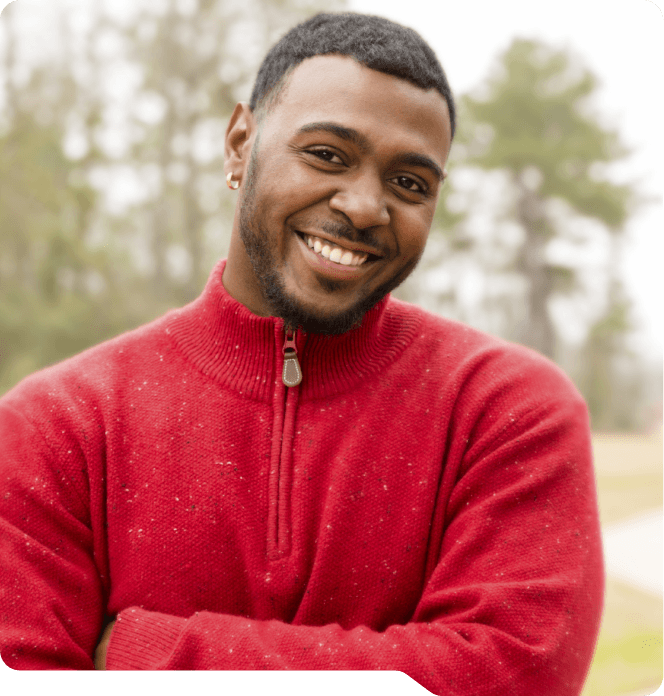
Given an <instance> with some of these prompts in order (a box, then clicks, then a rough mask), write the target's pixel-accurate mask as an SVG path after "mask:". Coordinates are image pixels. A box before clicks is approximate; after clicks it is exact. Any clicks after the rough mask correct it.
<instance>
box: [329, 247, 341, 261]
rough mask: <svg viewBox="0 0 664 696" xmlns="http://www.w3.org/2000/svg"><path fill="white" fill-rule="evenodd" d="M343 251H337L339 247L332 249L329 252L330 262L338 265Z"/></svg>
mask: <svg viewBox="0 0 664 696" xmlns="http://www.w3.org/2000/svg"><path fill="white" fill-rule="evenodd" d="M343 253H344V252H343V251H341V249H339V247H334V249H332V251H331V252H330V261H334V263H339V261H341V257H342V256H343Z"/></svg>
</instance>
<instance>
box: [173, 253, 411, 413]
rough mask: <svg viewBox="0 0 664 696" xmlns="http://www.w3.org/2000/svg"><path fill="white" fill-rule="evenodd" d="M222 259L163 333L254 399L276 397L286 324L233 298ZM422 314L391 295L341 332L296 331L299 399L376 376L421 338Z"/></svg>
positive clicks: (206, 369) (210, 371)
mask: <svg viewBox="0 0 664 696" xmlns="http://www.w3.org/2000/svg"><path fill="white" fill-rule="evenodd" d="M225 265H226V261H225V260H223V261H220V262H219V263H218V264H217V265H216V266H215V268H214V269H213V271H212V273H211V274H210V278H209V280H208V282H207V285H206V286H205V290H204V291H203V294H202V295H201V296H200V297H199V298H198V299H196V300H194V302H192V303H191V304H189V305H187V306H186V307H183V308H182V309H179V310H176V311H174V312H172V313H171V314H169V315H168V317H167V319H166V331H167V333H168V334H169V335H170V336H171V337H172V338H173V340H174V341H175V342H176V343H177V345H178V346H179V348H180V350H181V351H182V352H183V353H184V354H185V355H186V356H187V358H188V359H189V360H191V361H192V362H193V363H194V364H195V365H196V366H197V367H198V368H199V369H200V370H201V371H202V372H203V373H204V374H206V375H208V376H209V377H211V378H212V379H214V380H217V381H219V382H221V383H223V384H225V385H227V386H230V387H231V388H233V389H236V390H238V391H239V392H241V393H245V394H246V395H247V396H250V397H252V398H255V399H260V400H267V399H269V398H270V397H271V395H272V393H273V391H274V388H275V383H277V381H280V380H281V368H282V364H283V352H282V347H283V343H284V331H283V321H282V320H281V319H278V318H276V317H259V316H256V315H255V314H252V313H251V312H250V311H249V310H248V309H247V308H246V307H245V306H244V305H242V304H240V303H239V302H237V301H236V300H234V299H233V298H232V297H231V296H230V295H229V294H228V293H227V292H226V289H225V288H224V285H223V283H222V280H221V277H222V274H223V271H224V267H225ZM422 317H423V315H422V312H421V311H419V310H417V309H415V308H412V307H409V306H408V305H406V304H404V303H402V302H399V301H397V300H394V299H393V298H391V297H389V296H388V297H386V298H385V299H384V300H382V301H381V302H379V303H378V304H377V305H376V306H375V307H374V308H373V309H372V310H371V311H369V312H367V313H366V314H365V316H364V318H363V320H362V324H361V326H358V327H356V328H354V329H352V330H350V331H348V332H347V333H345V334H342V335H340V336H327V335H324V334H304V333H303V332H302V331H298V335H297V347H298V358H299V360H300V365H301V367H302V374H303V379H302V384H301V385H300V386H299V387H298V388H299V389H300V399H315V398H323V397H330V396H333V395H334V394H338V393H340V392H343V391H347V390H349V389H351V388H352V387H353V386H355V385H357V384H358V383H359V382H361V381H363V380H364V381H367V380H368V379H370V378H372V377H375V376H377V375H378V374H379V373H380V372H381V371H382V370H383V369H384V368H386V367H387V366H388V365H390V364H392V363H393V362H394V361H395V360H397V359H398V357H399V356H400V355H401V353H402V352H403V351H404V349H405V348H406V346H408V345H409V344H410V343H411V341H413V339H414V338H415V337H416V335H417V333H418V330H419V328H420V325H421V323H422Z"/></svg>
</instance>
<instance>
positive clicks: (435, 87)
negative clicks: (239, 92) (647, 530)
mask: <svg viewBox="0 0 664 696" xmlns="http://www.w3.org/2000/svg"><path fill="white" fill-rule="evenodd" d="M454 118H455V114H454V102H453V100H452V96H451V94H450V90H449V86H448V84H447V80H446V78H445V75H444V73H443V71H442V69H441V67H440V65H439V64H438V61H437V60H436V58H435V56H434V54H433V53H432V52H431V50H430V48H429V47H428V46H427V45H426V44H425V43H424V42H423V41H422V39H421V38H420V37H419V36H418V35H417V34H415V33H414V32H412V31H411V30H408V29H405V28H403V27H400V26H398V25H395V24H393V23H391V22H388V21H387V20H384V19H380V18H377V17H366V16H362V15H354V14H342V15H319V16H317V17H314V18H313V19H311V20H309V21H308V22H306V23H304V24H302V25H300V26H298V27H296V28H295V29H293V30H292V31H291V32H289V34H287V35H286V36H285V37H284V38H283V39H282V40H281V41H280V42H279V43H278V44H277V45H276V46H275V47H274V48H273V49H272V51H270V53H269V54H268V56H267V57H266V59H265V61H264V63H263V65H262V67H261V70H260V72H259V74H258V78H257V81H256V86H255V88H254V92H253V95H252V100H251V103H250V104H238V105H237V107H236V108H235V111H234V112H233V115H232V117H231V120H230V123H229V126H228V130H227V135H226V164H225V168H226V174H227V180H228V184H229V186H230V187H231V188H232V189H234V190H236V191H237V193H238V196H239V199H238V204H237V209H236V215H235V219H234V224H233V231H232V240H231V247H230V251H229V255H228V259H227V260H225V261H221V262H220V263H219V264H218V265H217V267H216V268H215V269H214V271H213V273H212V275H211V277H210V279H209V281H208V284H207V286H206V288H205V290H204V292H203V294H202V295H201V297H200V298H199V299H198V300H196V301H195V302H193V303H192V304H191V305H189V306H187V307H184V308H182V309H180V310H176V311H173V312H171V313H169V314H167V315H166V316H165V317H163V318H161V319H159V320H157V321H156V322H154V323H152V324H150V325H148V326H146V327H142V328H140V329H138V330H136V331H134V332H131V333H129V334H126V335H123V336H120V337H118V338H116V339H114V340H112V341H110V342H108V343H106V344H103V345H101V346H98V347H96V348H93V349H91V350H89V351H87V352H85V353H83V354H81V355H79V356H77V357H75V358H73V359H71V360H68V361H65V362H64V363H61V364H59V365H56V366H53V367H51V368H48V369H47V370H44V371H42V372H40V373H38V374H36V375H33V376H32V377H30V378H29V379H27V380H25V381H24V382H23V383H22V384H20V385H19V386H18V387H16V388H15V389H14V390H13V391H11V392H10V393H9V394H7V395H6V396H5V397H4V398H3V399H2V400H1V401H0V443H1V446H0V451H1V452H2V454H1V455H0V486H2V488H0V525H1V536H0V543H1V544H2V546H1V548H0V550H1V556H0V558H1V559H2V565H1V566H0V615H1V616H2V622H1V623H0V648H1V649H2V657H3V659H4V660H5V661H6V663H7V664H8V665H10V666H12V667H15V668H20V669H50V668H71V669H86V668H92V667H93V661H94V663H96V666H97V667H98V668H106V669H296V670H302V669H345V670H354V669H362V670H365V669H383V670H400V671H403V672H405V673H406V674H408V675H410V676H411V677H413V678H414V679H416V680H417V681H418V682H420V683H421V684H422V685H424V686H425V687H426V688H428V689H429V690H431V691H432V692H434V693H437V694H446V695H458V696H461V695H463V696H470V695H472V696H504V694H511V695H517V696H519V695H523V696H526V695H527V696H532V694H547V696H563V695H565V696H570V695H572V694H578V693H579V692H580V690H581V688H582V684H583V680H584V677H585V674H586V671H587V669H588V665H589V663H590V659H591V655H592V649H593V645H594V641H595V639H596V636H597V630H598V623H599V615H600V608H601V599H602V587H603V579H602V578H603V575H602V561H601V543H600V537H599V526H598V516H597V505H596V497H595V490H594V478H593V472H592V464H591V460H590V446H589V433H588V420H587V414H586V410H585V406H584V404H583V402H582V400H581V398H580V397H579V396H578V394H577V393H576V391H575V390H574V389H573V387H572V386H571V385H570V383H569V382H568V380H567V379H566V378H565V377H564V375H562V373H561V372H560V371H559V370H558V369H557V368H556V367H555V366H553V365H551V364H550V363H549V362H547V361H546V360H545V359H544V358H542V357H541V356H538V355H537V354H535V353H533V352H531V351H529V350H527V349H525V348H522V347H519V346H515V345H512V344H508V343H505V342H503V341H500V340H497V339H495V338H491V337H489V336H486V335H484V334H482V333H480V332H477V331H475V330H473V329H471V328H469V327H466V326H463V325H461V324H458V323H455V322H452V321H448V320H445V319H442V318H440V317H435V316H432V315H430V314H427V313H426V312H424V311H422V310H420V309H418V308H416V307H413V306H411V305H407V304H405V303H402V302H399V301H397V300H395V299H393V298H391V297H390V296H389V291H390V290H391V289H393V288H394V287H396V286H397V285H398V284H399V283H400V282H401V281H403V279H404V278H405V277H406V276H407V275H408V274H409V273H410V272H411V271H412V270H413V268H414V267H415V265H416V264H417V262H418V260H419V258H420V256H421V254H422V251H423V249H424V246H425V243H426V240H427V235H428V233H429V228H430V225H431V221H432V218H433V214H434V210H435V206H436V202H437V199H438V194H439V191H440V187H441V184H442V182H443V179H444V177H445V163H446V160H447V156H448V153H449V150H450V144H451V141H452V137H453V134H454ZM103 627H105V628H104V630H103V632H102V628H103ZM100 633H101V638H100Z"/></svg>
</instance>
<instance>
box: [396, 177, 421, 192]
mask: <svg viewBox="0 0 664 696" xmlns="http://www.w3.org/2000/svg"><path fill="white" fill-rule="evenodd" d="M392 181H394V182H396V184H397V186H400V187H401V188H402V189H406V191H412V192H413V193H427V187H426V186H424V185H423V184H421V183H420V182H419V181H417V180H415V179H413V178H412V177H410V176H397V177H395V178H394V179H392Z"/></svg>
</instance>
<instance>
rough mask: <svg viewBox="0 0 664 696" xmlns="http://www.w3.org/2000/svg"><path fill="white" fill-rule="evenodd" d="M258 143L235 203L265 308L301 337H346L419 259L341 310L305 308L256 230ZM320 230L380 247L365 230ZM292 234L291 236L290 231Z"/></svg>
mask: <svg viewBox="0 0 664 696" xmlns="http://www.w3.org/2000/svg"><path fill="white" fill-rule="evenodd" d="M257 145H258V141H256V143H255V144H254V148H253V151H252V154H251V160H250V162H249V167H248V171H247V180H246V188H245V191H244V194H243V197H242V200H241V201H240V206H241V207H240V217H239V222H240V238H241V239H242V243H243V244H244V247H245V250H246V252H247V256H248V257H249V261H250V262H251V265H252V268H253V271H254V275H255V277H256V280H257V282H258V286H259V287H260V289H261V292H262V294H263V297H264V298H265V300H266V301H267V302H268V304H269V305H270V308H271V310H272V313H273V315H274V316H277V317H280V318H281V319H283V321H284V324H285V325H286V326H288V327H289V328H292V329H296V328H297V327H300V328H302V330H303V331H305V332H306V333H318V334H328V335H337V334H342V333H346V332H347V331H350V330H351V329H352V328H354V327H356V326H359V325H360V324H361V323H362V318H363V317H364V315H365V314H366V313H367V312H368V311H369V310H370V309H372V308H373V307H374V306H375V305H376V304H377V303H378V302H380V301H381V300H382V299H383V298H384V297H385V296H386V295H387V294H388V293H389V292H391V291H392V290H394V288H396V287H397V286H398V285H400V284H401V283H402V282H403V281H404V280H405V279H406V278H407V276H408V275H410V273H411V272H412V271H413V269H414V268H415V266H416V265H417V263H418V261H419V257H418V258H415V259H412V260H411V261H410V262H408V263H407V264H406V265H405V266H403V267H402V268H401V269H400V271H399V272H398V273H397V274H395V275H394V276H393V277H392V278H390V279H388V280H387V281H386V282H385V283H383V284H381V285H379V286H378V287H377V288H375V289H374V290H373V291H370V292H367V293H366V295H365V296H363V297H360V298H359V299H358V300H357V301H356V302H355V304H353V305H352V306H350V307H348V308H346V309H345V310H343V311H341V312H327V313H326V312H323V311H320V310H319V311H317V310H316V309H315V308H310V307H307V306H305V305H304V304H303V303H302V302H300V301H299V300H298V299H297V298H296V297H294V296H293V295H292V294H289V293H288V292H287V290H286V285H285V282H284V278H283V275H282V273H281V272H280V271H279V268H278V264H277V260H276V254H275V251H274V247H273V245H272V244H271V243H270V236H269V234H268V233H267V231H266V230H264V229H262V228H261V226H260V222H258V221H259V220H260V219H261V217H262V216H261V214H260V212H261V211H260V205H259V203H258V198H259V196H258V195H257V191H256V189H257V179H258V169H259V167H258V160H257V157H256V152H257V149H258V148H257ZM320 227H321V229H322V230H323V231H326V232H327V233H328V234H330V235H332V236H335V237H337V238H339V239H347V240H351V241H352V240H358V239H359V240H361V241H363V242H365V243H367V244H370V245H372V246H373V247H374V248H376V249H380V248H381V246H382V245H381V244H380V242H379V241H378V240H376V239H375V238H374V237H373V236H372V234H371V233H370V232H369V231H368V230H363V231H362V230H360V231H357V230H354V228H353V227H351V226H350V225H345V224H344V223H340V222H323V223H321V224H320ZM293 234H294V233H293ZM318 280H319V283H320V285H321V287H322V288H323V289H324V290H326V291H327V292H328V293H330V294H332V293H334V292H336V291H339V290H341V289H342V288H343V283H341V282H337V281H333V280H327V279H325V278H319V279H318Z"/></svg>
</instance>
